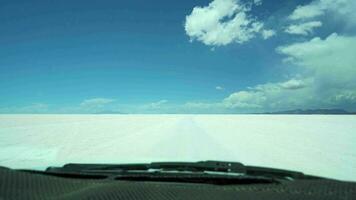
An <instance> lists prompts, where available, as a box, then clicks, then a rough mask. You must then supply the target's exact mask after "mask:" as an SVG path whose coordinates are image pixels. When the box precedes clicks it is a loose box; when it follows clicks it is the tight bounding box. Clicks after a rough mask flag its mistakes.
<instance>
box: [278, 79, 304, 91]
mask: <svg viewBox="0 0 356 200" xmlns="http://www.w3.org/2000/svg"><path fill="white" fill-rule="evenodd" d="M280 86H281V87H282V88H284V89H289V90H296V89H301V88H304V87H306V84H305V82H304V81H303V80H298V79H290V80H289V81H286V82H283V83H280Z"/></svg>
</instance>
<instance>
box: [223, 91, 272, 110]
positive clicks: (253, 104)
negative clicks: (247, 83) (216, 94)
mask: <svg viewBox="0 0 356 200" xmlns="http://www.w3.org/2000/svg"><path fill="white" fill-rule="evenodd" d="M265 101H266V97H265V95H264V94H263V93H262V92H259V91H240V92H236V93H233V94H231V95H230V96H229V97H227V98H225V99H224V100H223V104H224V105H225V106H226V107H228V108H261V106H262V104H263V103H264V102H265Z"/></svg>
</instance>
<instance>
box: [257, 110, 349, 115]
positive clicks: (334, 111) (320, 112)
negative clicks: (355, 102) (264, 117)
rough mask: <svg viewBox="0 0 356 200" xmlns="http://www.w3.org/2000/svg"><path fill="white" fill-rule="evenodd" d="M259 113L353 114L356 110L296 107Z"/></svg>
mask: <svg viewBox="0 0 356 200" xmlns="http://www.w3.org/2000/svg"><path fill="white" fill-rule="evenodd" d="M260 114H294V115H297V114H300V115H354V114H356V112H348V111H346V110H344V109H306V110H303V109H296V110H285V111H277V112H266V113H260Z"/></svg>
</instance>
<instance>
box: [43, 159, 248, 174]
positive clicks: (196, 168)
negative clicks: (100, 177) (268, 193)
mask: <svg viewBox="0 0 356 200" xmlns="http://www.w3.org/2000/svg"><path fill="white" fill-rule="evenodd" d="M149 170H151V171H155V170H159V171H161V172H164V171H186V172H188V171H189V172H204V171H210V172H222V173H239V174H244V173H246V167H245V166H244V165H243V164H241V163H238V162H220V161H200V162H153V163H148V164H119V165H116V164H66V165H64V166H63V167H49V168H47V170H46V171H47V172H95V171H96V172H98V171H101V172H104V171H107V172H110V171H111V172H113V171H115V172H120V171H121V172H125V171H126V172H127V171H149Z"/></svg>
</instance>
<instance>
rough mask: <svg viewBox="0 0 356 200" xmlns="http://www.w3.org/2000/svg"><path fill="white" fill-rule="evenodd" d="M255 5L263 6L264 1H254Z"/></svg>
mask: <svg viewBox="0 0 356 200" xmlns="http://www.w3.org/2000/svg"><path fill="white" fill-rule="evenodd" d="M253 3H254V4H255V5H257V6H260V5H262V0H253Z"/></svg>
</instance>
